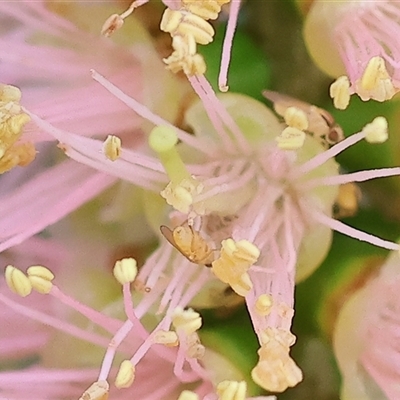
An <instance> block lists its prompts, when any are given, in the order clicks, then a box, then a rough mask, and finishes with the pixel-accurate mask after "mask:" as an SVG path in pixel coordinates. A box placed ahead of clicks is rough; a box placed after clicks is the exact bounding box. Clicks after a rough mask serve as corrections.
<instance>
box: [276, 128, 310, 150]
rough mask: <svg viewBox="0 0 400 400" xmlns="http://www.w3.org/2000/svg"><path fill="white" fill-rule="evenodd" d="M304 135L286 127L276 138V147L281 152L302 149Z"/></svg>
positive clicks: (299, 131) (295, 129)
mask: <svg viewBox="0 0 400 400" xmlns="http://www.w3.org/2000/svg"><path fill="white" fill-rule="evenodd" d="M305 139H306V134H305V133H304V132H303V131H301V130H300V129H297V128H292V127H290V126H288V127H287V128H285V129H284V130H283V131H282V133H281V134H280V135H279V136H278V137H277V138H276V141H277V143H278V147H279V148H280V149H282V150H298V149H300V148H301V147H303V144H304V141H305Z"/></svg>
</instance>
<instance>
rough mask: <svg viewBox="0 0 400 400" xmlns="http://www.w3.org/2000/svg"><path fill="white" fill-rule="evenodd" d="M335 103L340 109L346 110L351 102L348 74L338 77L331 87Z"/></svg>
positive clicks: (330, 93) (331, 94) (330, 92)
mask: <svg viewBox="0 0 400 400" xmlns="http://www.w3.org/2000/svg"><path fill="white" fill-rule="evenodd" d="M329 95H330V96H331V98H332V99H333V105H334V106H335V108H337V109H338V110H345V109H346V108H347V106H348V105H349V103H350V81H349V78H348V77H347V76H346V75H343V76H341V77H339V78H337V79H336V81H335V82H333V83H332V85H331V86H330V88H329Z"/></svg>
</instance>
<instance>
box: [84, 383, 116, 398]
mask: <svg viewBox="0 0 400 400" xmlns="http://www.w3.org/2000/svg"><path fill="white" fill-rule="evenodd" d="M109 389H110V386H109V384H108V382H107V381H97V382H94V383H93V384H92V385H91V386H89V388H88V389H86V390H85V392H84V393H83V395H82V396H81V397H80V398H79V400H107V399H108V391H109Z"/></svg>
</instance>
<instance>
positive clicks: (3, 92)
mask: <svg viewBox="0 0 400 400" xmlns="http://www.w3.org/2000/svg"><path fill="white" fill-rule="evenodd" d="M20 100H21V91H20V90H19V89H18V88H17V87H15V86H11V85H3V84H0V101H1V102H9V101H12V102H15V103H19V101H20Z"/></svg>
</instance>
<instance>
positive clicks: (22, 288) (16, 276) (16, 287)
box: [5, 265, 32, 297]
mask: <svg viewBox="0 0 400 400" xmlns="http://www.w3.org/2000/svg"><path fill="white" fill-rule="evenodd" d="M5 278H6V283H7V286H8V287H9V288H10V290H11V291H12V292H14V293H16V294H18V295H19V296H21V297H26V296H28V295H30V294H31V292H32V285H31V282H30V281H29V279H28V277H27V276H26V275H25V274H24V273H23V272H22V271H20V270H19V269H17V268H15V267H13V266H12V265H7V267H6V270H5Z"/></svg>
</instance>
